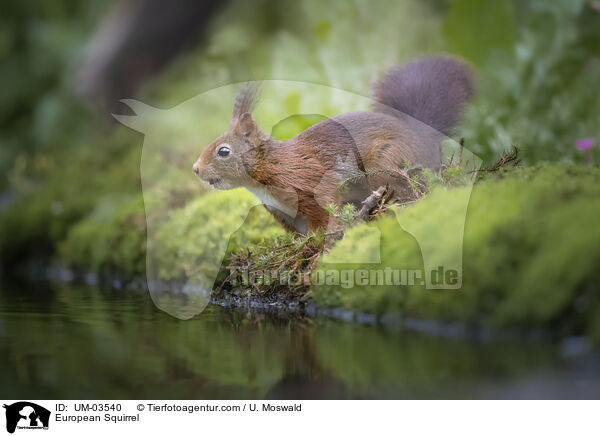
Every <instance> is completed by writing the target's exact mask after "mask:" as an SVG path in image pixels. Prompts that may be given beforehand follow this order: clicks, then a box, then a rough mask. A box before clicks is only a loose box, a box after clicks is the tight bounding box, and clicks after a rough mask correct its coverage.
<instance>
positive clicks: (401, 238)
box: [313, 165, 600, 339]
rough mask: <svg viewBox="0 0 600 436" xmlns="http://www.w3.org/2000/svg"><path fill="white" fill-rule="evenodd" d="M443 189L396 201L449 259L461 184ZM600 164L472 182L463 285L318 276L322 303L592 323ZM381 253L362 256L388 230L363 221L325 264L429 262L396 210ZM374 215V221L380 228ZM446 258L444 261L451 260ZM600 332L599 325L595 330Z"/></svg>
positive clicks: (497, 319)
mask: <svg viewBox="0 0 600 436" xmlns="http://www.w3.org/2000/svg"><path fill="white" fill-rule="evenodd" d="M462 189H466V188H456V189H453V190H444V189H437V190H434V191H433V192H432V193H431V194H429V195H428V196H426V197H425V198H424V199H422V200H421V201H420V202H419V203H418V204H415V205H412V206H408V207H403V208H401V209H397V210H396V211H395V212H396V213H398V214H401V215H402V220H403V222H405V223H413V224H414V225H418V226H420V227H421V228H422V229H424V230H427V231H428V232H429V234H430V235H431V237H432V238H436V239H438V240H439V247H440V249H439V253H436V257H437V258H438V259H439V260H440V261H441V262H443V261H444V259H447V258H448V257H450V256H452V255H453V253H455V250H454V249H453V248H454V247H452V246H448V245H447V244H445V242H444V241H445V239H444V238H445V236H447V235H444V234H441V233H440V232H439V230H438V227H439V225H437V223H439V222H440V220H443V219H448V217H451V216H452V214H449V213H448V211H451V210H452V209H453V207H455V206H454V197H455V196H456V195H459V194H460V190H462ZM599 216H600V171H599V170H598V169H591V168H586V167H574V166H569V165H539V166H536V167H532V168H519V169H513V170H507V171H505V170H502V171H500V173H499V174H498V175H495V176H488V177H486V178H485V179H484V180H483V181H481V182H479V183H477V184H476V186H475V188H474V189H473V192H472V195H471V200H470V203H469V208H468V212H467V218H466V223H465V233H464V248H463V249H464V255H463V287H462V289H461V290H425V289H424V287H422V286H417V285H414V286H404V287H398V286H385V285H383V286H374V287H369V286H354V287H350V288H347V289H346V288H344V287H342V286H341V285H340V286H332V285H329V286H328V285H326V284H324V285H321V286H315V287H314V289H313V295H314V298H315V300H316V302H317V303H319V304H321V305H325V306H342V307H345V308H347V309H350V310H354V311H367V312H373V313H385V312H401V313H404V314H405V315H408V316H416V317H420V318H427V319H437V320H449V321H459V322H465V323H467V322H477V323H482V324H485V325H489V326H503V327H506V326H508V327H522V328H540V327H545V326H548V327H556V331H560V332H561V333H564V334H580V333H584V332H588V331H589V332H591V329H592V327H593V325H594V324H593V323H594V319H595V317H598V316H599V315H600V298H599V296H598V292H597V289H599V287H600V286H599V285H600V273H599V272H598V269H597V266H598V265H599V264H600V229H599V228H598V225H597V223H598V217H599ZM375 225H376V227H377V229H378V230H379V231H380V232H381V238H382V240H381V263H377V264H370V263H360V262H358V263H357V261H356V253H364V252H368V251H374V250H377V247H378V244H379V233H378V232H373V231H369V225H361V226H358V227H355V228H353V229H351V230H350V231H348V233H347V234H346V236H345V238H344V239H343V240H341V241H340V242H339V243H338V244H337V245H336V246H335V247H334V248H333V249H332V250H331V251H330V252H329V253H328V254H327V255H326V256H324V257H323V258H322V259H321V264H320V268H321V269H323V270H327V269H329V270H331V269H334V270H337V271H341V270H343V269H352V270H357V269H382V268H385V267H386V266H388V267H392V268H406V269H412V268H415V269H420V268H422V257H421V253H420V249H419V246H418V244H417V241H416V240H415V239H414V238H413V237H412V236H411V235H409V234H408V233H406V232H404V231H403V230H402V229H401V228H400V226H399V225H398V223H397V221H396V219H395V218H394V217H389V216H387V217H383V218H381V219H379V220H378V221H377V222H376V223H375ZM372 228H373V224H372V225H371V229H372ZM442 264H443V263H442ZM594 334H595V335H596V337H597V339H600V336H597V330H594Z"/></svg>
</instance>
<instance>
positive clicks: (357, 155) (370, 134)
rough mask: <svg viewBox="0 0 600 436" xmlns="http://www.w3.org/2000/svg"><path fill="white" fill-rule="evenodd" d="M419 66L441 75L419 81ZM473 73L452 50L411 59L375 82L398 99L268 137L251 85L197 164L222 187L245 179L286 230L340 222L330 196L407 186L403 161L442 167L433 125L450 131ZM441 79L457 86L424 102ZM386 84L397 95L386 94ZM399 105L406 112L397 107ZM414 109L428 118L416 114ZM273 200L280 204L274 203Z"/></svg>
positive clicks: (382, 96)
mask: <svg viewBox="0 0 600 436" xmlns="http://www.w3.org/2000/svg"><path fill="white" fill-rule="evenodd" d="M445 68H446V69H445ZM404 71H406V73H404ZM419 71H423V76H424V77H425V78H427V80H428V81H431V80H434V79H435V82H436V83H434V84H433V85H432V84H431V83H429V82H428V83H420V84H419V83H416V82H418V80H417V79H418V74H417V73H418V72H419ZM445 71H448V72H449V73H450V74H449V76H450V77H447V76H448V75H446V74H444V73H445ZM403 75H405V76H406V77H407V78H408V79H410V87H408V86H407V85H403V84H402V83H401V81H402V78H403ZM471 77H472V73H471V71H470V69H469V68H468V67H467V66H466V65H465V64H463V63H462V62H459V61H456V60H454V59H450V58H427V59H424V60H422V61H418V62H415V63H411V64H409V65H408V66H407V68H406V70H397V69H396V70H393V71H392V73H390V74H388V76H387V78H386V79H385V80H384V81H383V82H380V83H379V84H378V85H377V87H376V93H377V98H378V100H379V101H380V102H382V101H391V102H392V103H394V104H395V106H393V107H382V106H381V105H378V106H376V107H375V109H376V112H355V113H347V114H343V115H338V116H336V117H333V118H330V119H327V120H324V121H322V122H320V123H318V124H315V125H314V126H312V127H310V128H309V129H307V130H305V131H304V132H302V133H300V134H299V135H297V136H296V137H294V138H292V139H290V140H289V141H285V142H281V141H277V140H275V139H273V138H271V137H269V135H267V134H266V133H265V132H263V131H262V130H261V129H260V128H259V127H258V126H257V125H256V123H255V122H254V120H253V119H252V116H251V111H252V109H253V107H254V105H255V101H256V91H255V88H252V87H250V86H247V87H246V88H245V89H244V90H243V91H242V92H241V93H240V94H239V95H238V97H237V98H236V102H235V105H234V111H233V117H232V120H231V125H230V129H229V130H228V131H227V132H225V133H224V134H223V135H221V136H220V137H219V138H217V139H216V140H215V141H214V142H213V143H212V144H210V145H209V146H208V148H207V149H206V150H205V151H204V152H203V153H202V155H201V156H200V157H199V158H198V160H197V162H196V163H195V164H194V171H195V172H196V173H197V174H198V175H199V176H200V177H201V178H202V179H204V180H206V181H209V182H210V183H211V184H214V185H215V187H217V188H221V189H230V188H234V187H238V186H244V187H246V188H248V189H250V190H251V191H253V192H255V193H257V195H259V197H262V198H261V199H263V202H265V201H266V203H267V204H265V207H266V208H267V210H269V212H270V213H271V214H272V215H273V216H274V217H275V218H276V219H277V221H278V222H279V223H280V224H281V225H282V226H284V227H285V228H286V229H288V230H292V231H299V232H305V231H306V230H316V229H319V228H326V227H328V226H329V227H331V226H335V225H336V223H335V220H332V219H331V217H330V216H329V215H328V213H327V212H326V210H325V208H326V206H327V204H329V203H333V204H336V205H341V204H343V203H345V202H354V203H358V202H360V201H361V200H363V199H364V198H365V197H366V196H367V195H368V194H369V193H370V191H371V190H373V189H376V188H377V187H379V186H381V185H385V184H387V185H391V186H392V187H394V188H396V189H399V190H404V189H406V184H407V183H408V182H407V180H406V178H405V175H404V172H403V168H404V166H405V164H406V163H407V162H410V163H411V164H415V165H420V166H423V167H427V168H432V169H437V168H439V167H440V165H441V148H440V143H441V141H442V139H443V138H444V137H445V136H444V134H443V133H441V132H440V131H438V130H437V129H436V128H435V127H439V128H441V129H443V130H444V131H448V130H449V129H450V128H451V127H452V126H453V124H454V123H455V122H456V120H458V117H459V112H460V110H462V107H463V106H464V103H465V102H466V100H467V99H468V98H470V96H471V95H472V83H471ZM416 78H417V79H416ZM463 84H465V85H464V86H465V87H464V89H463V87H462V86H463ZM444 86H445V87H446V88H447V89H451V90H452V93H451V95H445V96H444V97H443V98H442V99H440V105H441V106H440V105H437V106H436V104H435V102H431V101H426V102H425V104H422V102H420V100H422V99H419V93H420V92H422V93H423V95H424V96H425V97H428V98H435V95H433V94H431V92H432V89H434V90H437V92H443V89H444V88H443V87H444ZM440 87H441V88H440ZM386 90H389V92H392V93H397V95H387V94H386ZM400 96H401V97H402V98H404V99H406V101H403V102H401V103H403V104H400V103H398V102H396V100H397V98H398V97H400ZM400 106H401V107H402V110H403V111H404V112H399V111H398V110H397V109H398V107H400ZM432 107H433V108H435V110H431V109H430V108H432ZM448 112H451V113H448ZM417 115H418V116H419V117H421V118H420V119H425V118H426V120H427V122H428V123H429V124H430V125H427V124H424V123H423V122H421V121H419V119H417V118H414V117H413V116H417ZM432 126H433V127H432ZM224 146H225V147H228V148H229V149H230V155H229V156H227V157H225V158H223V157H221V156H219V155H218V154H217V153H218V151H219V149H221V148H222V147H224ZM348 180H351V182H350V183H348V184H349V187H347V189H346V190H340V184H341V183H343V182H345V181H348ZM265 199H266V200H265ZM273 202H275V203H277V204H276V205H275V206H273V204H269V203H273ZM296 207H297V214H296V213H295V210H296Z"/></svg>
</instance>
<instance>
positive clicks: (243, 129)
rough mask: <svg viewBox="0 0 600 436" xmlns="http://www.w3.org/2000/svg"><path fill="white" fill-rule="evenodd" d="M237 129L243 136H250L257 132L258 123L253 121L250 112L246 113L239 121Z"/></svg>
mask: <svg viewBox="0 0 600 436" xmlns="http://www.w3.org/2000/svg"><path fill="white" fill-rule="evenodd" d="M237 129H238V131H239V132H240V133H241V134H242V135H250V134H251V133H252V132H254V130H256V123H255V122H254V120H253V119H252V115H250V112H245V113H243V114H242V115H240V118H239V119H238V124H237Z"/></svg>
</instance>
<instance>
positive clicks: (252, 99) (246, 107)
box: [232, 82, 259, 119]
mask: <svg viewBox="0 0 600 436" xmlns="http://www.w3.org/2000/svg"><path fill="white" fill-rule="evenodd" d="M258 94H259V84H258V83H256V82H248V83H246V86H244V88H243V89H242V90H241V91H240V92H239V94H238V95H237V97H235V103H234V104H233V117H232V118H233V119H237V118H241V117H242V115H243V114H245V113H246V112H249V113H252V111H253V110H254V108H255V107H256V103H257V101H258Z"/></svg>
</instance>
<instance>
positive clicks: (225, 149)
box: [217, 147, 231, 157]
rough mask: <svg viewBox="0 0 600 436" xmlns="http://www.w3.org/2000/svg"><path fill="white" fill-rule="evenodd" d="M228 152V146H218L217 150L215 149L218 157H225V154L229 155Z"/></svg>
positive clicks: (229, 151)
mask: <svg viewBox="0 0 600 436" xmlns="http://www.w3.org/2000/svg"><path fill="white" fill-rule="evenodd" d="M229 153H231V150H230V149H229V147H221V148H219V151H217V154H218V155H219V156H220V157H227V156H229Z"/></svg>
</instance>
